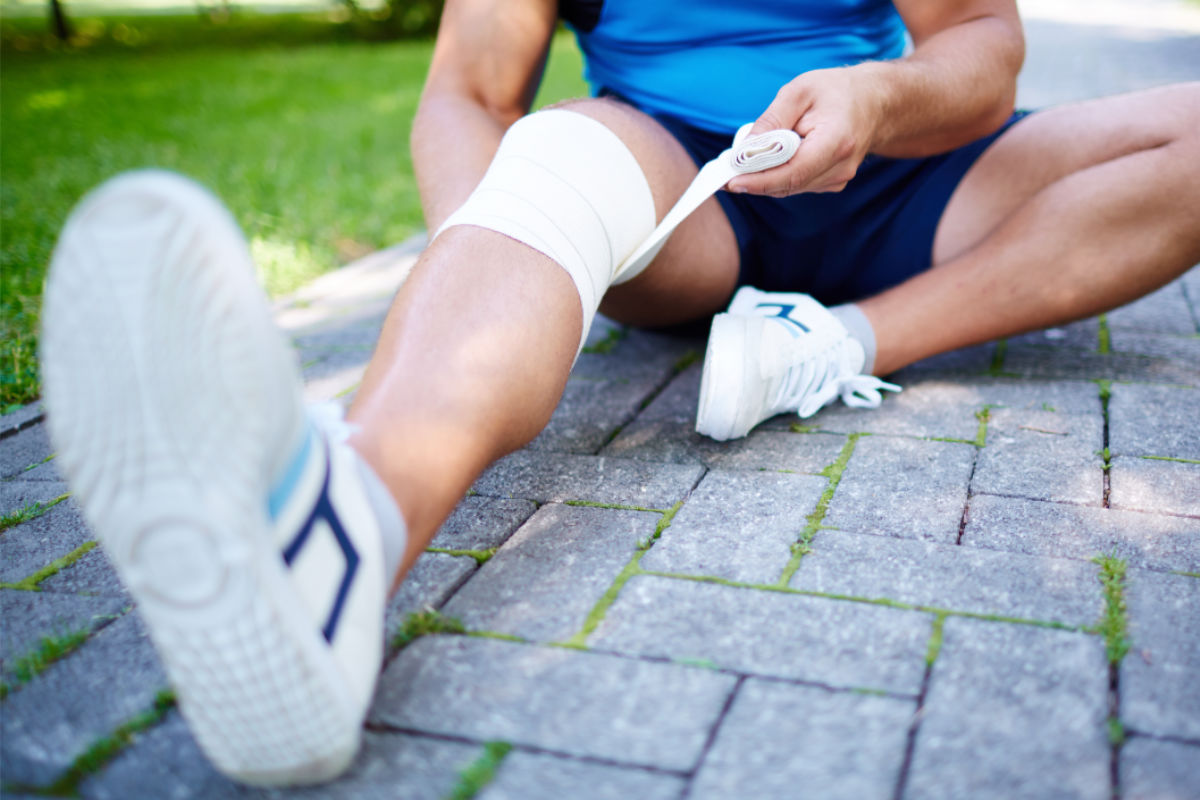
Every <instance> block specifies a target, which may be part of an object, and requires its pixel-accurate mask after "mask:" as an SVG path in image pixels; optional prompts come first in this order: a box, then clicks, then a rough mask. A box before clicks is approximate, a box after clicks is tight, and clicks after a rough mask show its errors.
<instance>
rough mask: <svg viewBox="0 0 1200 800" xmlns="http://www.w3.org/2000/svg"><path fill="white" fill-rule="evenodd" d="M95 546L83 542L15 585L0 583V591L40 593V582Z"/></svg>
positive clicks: (92, 541)
mask: <svg viewBox="0 0 1200 800" xmlns="http://www.w3.org/2000/svg"><path fill="white" fill-rule="evenodd" d="M97 544H99V542H97V541H95V540H94V539H93V540H90V541H87V542H84V543H83V544H81V545H79V547H76V548H75V549H74V550H72V551H71V552H69V553H67V554H66V555H65V556H62V557H61V558H56V559H55V560H54V561H51V562H50V563H49V564H47V565H46V566H44V567H42V568H41V569H39V570H38V571H37V572H35V573H33V574H32V575H29V576H27V577H25V578H22V579H21V580H19V581H17V582H16V583H0V589H20V590H22V591H26V592H37V591H41V589H40V586H39V585H40V584H41V582H42V581H44V580H46V579H47V578H49V577H50V576H51V575H57V574H58V573H59V572H61V571H62V570H64V569H66V568H67V567H69V566H71V565H72V564H74V563H75V562H76V561H78V560H79V559H81V558H83V557H84V556H85V555H87V554H88V553H89V552H91V550H92V549H93V548H94V547H96V545H97Z"/></svg>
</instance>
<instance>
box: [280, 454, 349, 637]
mask: <svg viewBox="0 0 1200 800" xmlns="http://www.w3.org/2000/svg"><path fill="white" fill-rule="evenodd" d="M318 520H321V521H323V522H324V523H325V524H326V525H328V526H329V530H330V531H332V533H333V538H334V540H335V541H336V542H337V544H338V547H340V548H341V550H342V555H343V556H345V558H346V573H345V574H344V575H343V576H342V582H341V584H340V585H339V586H338V591H337V598H336V599H335V600H334V603H333V608H332V609H330V611H329V618H328V619H326V620H325V626H324V627H323V628H322V629H321V634H322V635H323V636H324V637H325V641H327V642H333V634H334V632H335V631H336V630H337V624H338V620H339V619H340V618H341V616H342V607H343V606H344V605H345V603H346V596H347V595H348V594H350V584H352V583H353V582H354V575H355V573H356V572H357V571H358V551H357V550H355V549H354V545H353V543H351V541H350V537H349V536H347V535H346V529H345V528H344V527H342V521H341V519H339V518H338V513H337V509H335V508H334V507H333V502H332V501H331V500H330V499H329V453H328V452H326V453H325V477H324V479H323V480H322V482H321V493H320V494H319V495H318V496H317V502H316V503H315V504H313V509H312V511H311V512H310V513H309V515H308V519H306V520H305V521H304V524H303V525H301V526H300V531H299V533H297V534H296V536H295V538H293V539H292V542H291V544H289V545H288V546H287V548H286V549H285V550H284V551H283V562H284V563H285V564H287V565H288V566H289V567H290V566H291V565H292V562H293V561H295V560H296V556H298V555H299V554H300V551H301V550H302V549H303V548H304V545H305V543H306V542H308V540H309V536H310V535H311V534H312V532H313V528H314V527H316V524H317V521H318Z"/></svg>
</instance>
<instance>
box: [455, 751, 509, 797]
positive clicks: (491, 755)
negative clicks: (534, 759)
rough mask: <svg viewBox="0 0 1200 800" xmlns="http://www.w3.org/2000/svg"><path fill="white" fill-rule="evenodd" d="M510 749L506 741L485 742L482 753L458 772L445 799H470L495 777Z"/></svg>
mask: <svg viewBox="0 0 1200 800" xmlns="http://www.w3.org/2000/svg"><path fill="white" fill-rule="evenodd" d="M511 750H512V745H511V744H509V743H508V742H487V743H486V744H484V746H483V754H482V755H480V756H479V758H477V759H475V760H474V761H473V762H471V763H470V764H469V765H467V767H466V768H465V769H464V770H463V771H462V772H460V773H458V784H457V785H456V786H455V787H454V789H453V790H452V791H451V792H450V794H448V795H446V800H471V798H472V797H474V796H475V795H477V794H479V793H480V792H481V791H483V789H484V787H486V786H487V785H488V784H489V783H491V782H492V780H493V779H495V777H496V770H497V769H499V768H500V764H501V763H503V762H504V758H505V756H507V755H508V754H509V751H511Z"/></svg>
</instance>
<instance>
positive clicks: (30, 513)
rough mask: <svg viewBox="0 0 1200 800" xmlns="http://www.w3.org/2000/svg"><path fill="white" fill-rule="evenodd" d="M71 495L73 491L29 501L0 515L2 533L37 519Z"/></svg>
mask: <svg viewBox="0 0 1200 800" xmlns="http://www.w3.org/2000/svg"><path fill="white" fill-rule="evenodd" d="M33 466H34V467H36V466H38V465H37V464H34V465H33ZM32 468H33V467H30V469H32ZM70 496H71V493H70V492H67V493H66V494H60V495H59V496H58V497H56V498H54V499H53V500H47V501H44V502H42V501H39V502H36V503H27V504H26V505H25V506H24V507H23V508H18V509H17V510H16V511H10V512H8V513H7V514H5V515H3V516H0V533H3V532H4V531H6V530H8V529H9V528H12V527H15V526H17V525H20V524H22V523H24V522H29V521H30V520H33V519H37V518H38V517H40V516H41V515H42V514H45V513H46V512H47V511H49V510H50V509H52V508H54V507H55V506H56V505H58V504H59V503H61V502H62V501H63V500H66V499H67V498H68V497H70Z"/></svg>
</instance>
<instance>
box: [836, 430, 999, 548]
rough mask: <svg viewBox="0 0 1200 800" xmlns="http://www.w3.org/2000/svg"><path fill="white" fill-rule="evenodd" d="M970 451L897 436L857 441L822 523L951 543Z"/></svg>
mask: <svg viewBox="0 0 1200 800" xmlns="http://www.w3.org/2000/svg"><path fill="white" fill-rule="evenodd" d="M975 456H976V448H975V447H974V446H973V445H969V444H959V443H957V442H935V441H922V440H919V439H907V438H902V437H897V436H867V437H864V438H862V439H859V440H858V442H857V444H856V446H855V448H854V454H853V455H851V457H850V462H849V464H848V465H847V466H846V470H845V472H843V473H842V480H841V483H839V484H838V487H837V492H836V493H835V494H834V496H833V500H832V501H831V502H830V504H829V513H828V514H827V515H826V516H825V521H824V524H825V525H827V526H829V527H832V528H839V529H842V530H848V531H857V532H860V533H882V534H886V535H888V536H900V537H903V538H908V539H925V540H928V541H936V542H948V543H951V544H952V543H954V541H955V540H956V539H957V538H958V530H959V526H960V524H961V522H962V516H963V506H964V505H965V504H966V502H967V480H968V479H969V478H970V476H971V470H972V468H973V466H974V464H975Z"/></svg>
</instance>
